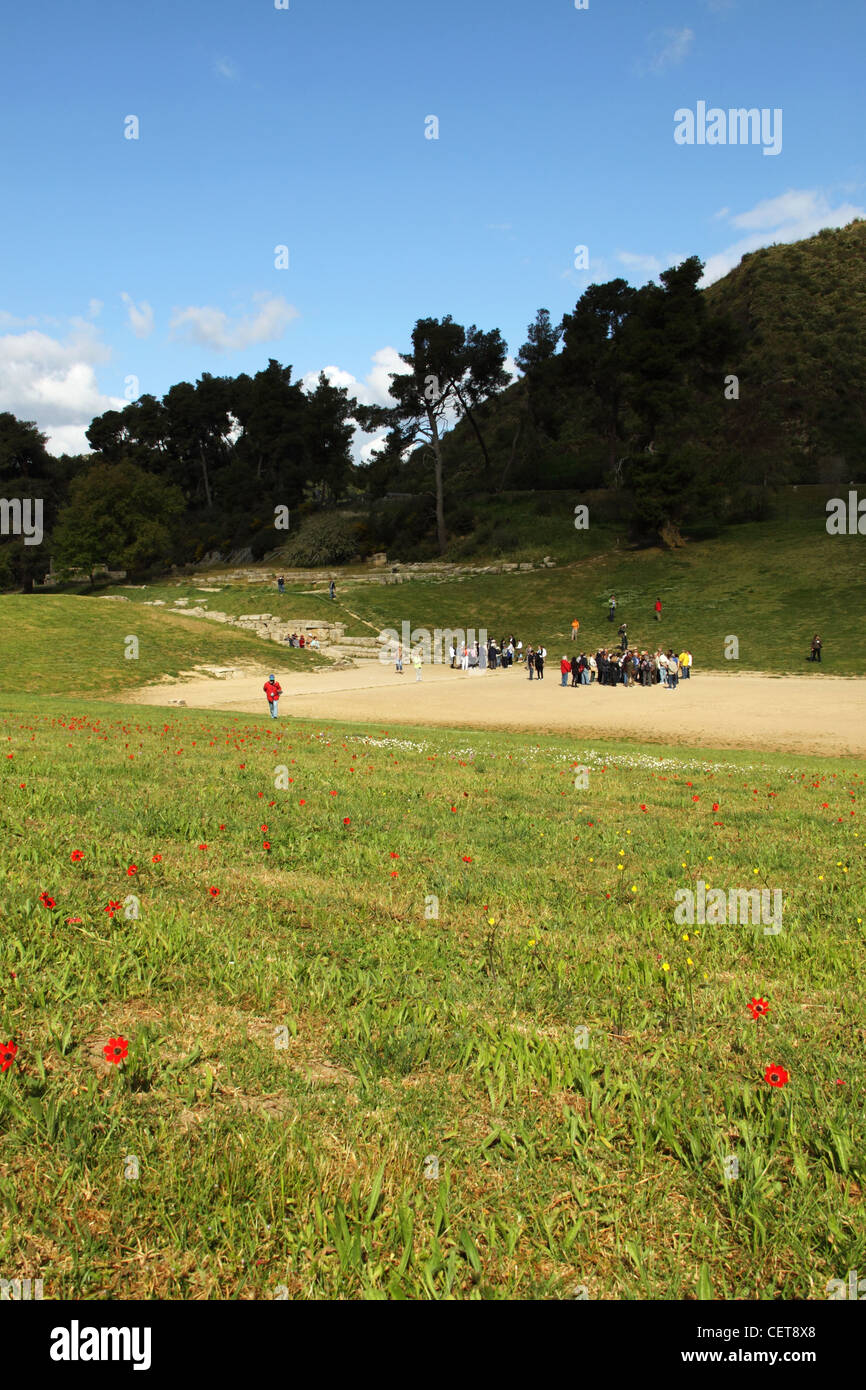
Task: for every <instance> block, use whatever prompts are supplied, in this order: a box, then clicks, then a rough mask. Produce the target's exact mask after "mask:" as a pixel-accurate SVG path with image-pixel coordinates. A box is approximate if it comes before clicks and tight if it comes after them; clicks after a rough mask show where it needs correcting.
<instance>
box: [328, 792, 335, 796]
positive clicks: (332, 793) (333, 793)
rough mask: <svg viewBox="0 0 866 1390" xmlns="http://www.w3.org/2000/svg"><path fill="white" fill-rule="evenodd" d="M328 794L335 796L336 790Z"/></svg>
mask: <svg viewBox="0 0 866 1390" xmlns="http://www.w3.org/2000/svg"><path fill="white" fill-rule="evenodd" d="M329 795H330V796H336V795H337V793H336V792H330V793H329Z"/></svg>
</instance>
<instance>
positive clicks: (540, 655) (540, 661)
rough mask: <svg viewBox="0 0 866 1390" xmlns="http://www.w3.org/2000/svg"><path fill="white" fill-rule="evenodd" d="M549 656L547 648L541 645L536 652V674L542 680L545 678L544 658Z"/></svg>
mask: <svg viewBox="0 0 866 1390" xmlns="http://www.w3.org/2000/svg"><path fill="white" fill-rule="evenodd" d="M546 656H547V648H546V647H539V648H538V650H537V651H536V653H535V674H536V675H537V676H538V679H539V680H540V681H543V680H544V658H545V657H546Z"/></svg>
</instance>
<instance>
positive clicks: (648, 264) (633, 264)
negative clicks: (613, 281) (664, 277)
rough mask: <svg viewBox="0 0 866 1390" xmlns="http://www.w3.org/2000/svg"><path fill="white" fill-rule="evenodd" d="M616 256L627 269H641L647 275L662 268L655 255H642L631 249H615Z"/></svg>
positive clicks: (653, 273) (655, 272)
mask: <svg viewBox="0 0 866 1390" xmlns="http://www.w3.org/2000/svg"><path fill="white" fill-rule="evenodd" d="M616 258H617V260H618V261H619V262H620V263H621V264H622V265H624V266H626V267H627V268H628V269H629V270H642V271H644V272H645V273H646V274H647V275H658V273H659V271H660V270H663V269H664V267H663V266H662V263H661V261H660V260H659V259H658V257H657V256H642V255H638V254H636V253H635V252H633V251H617V253H616Z"/></svg>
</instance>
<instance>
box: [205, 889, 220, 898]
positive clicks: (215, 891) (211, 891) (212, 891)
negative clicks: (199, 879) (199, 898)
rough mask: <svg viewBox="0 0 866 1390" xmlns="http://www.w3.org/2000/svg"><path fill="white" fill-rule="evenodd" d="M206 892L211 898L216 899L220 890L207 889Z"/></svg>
mask: <svg viewBox="0 0 866 1390" xmlns="http://www.w3.org/2000/svg"><path fill="white" fill-rule="evenodd" d="M207 891H208V892H209V893H210V895H211V897H212V898H218V897H219V895H220V890H219V889H218V888H209V889H208V890H207Z"/></svg>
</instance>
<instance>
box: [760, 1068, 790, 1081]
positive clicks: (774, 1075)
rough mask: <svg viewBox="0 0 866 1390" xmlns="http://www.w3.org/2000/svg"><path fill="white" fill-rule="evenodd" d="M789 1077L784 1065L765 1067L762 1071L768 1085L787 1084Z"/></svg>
mask: <svg viewBox="0 0 866 1390" xmlns="http://www.w3.org/2000/svg"><path fill="white" fill-rule="evenodd" d="M789 1079H790V1078H789V1076H788V1073H787V1072H786V1071H785V1068H784V1067H779V1066H775V1067H767V1070H766V1071H765V1072H764V1080H765V1081H766V1082H767V1083H768V1084H769V1085H770V1086H787V1084H788V1081H789Z"/></svg>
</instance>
